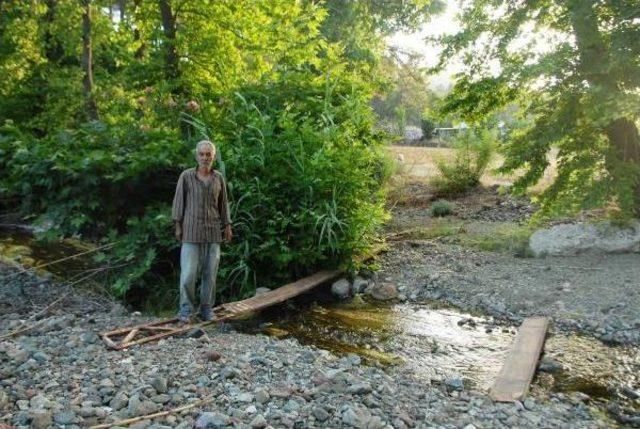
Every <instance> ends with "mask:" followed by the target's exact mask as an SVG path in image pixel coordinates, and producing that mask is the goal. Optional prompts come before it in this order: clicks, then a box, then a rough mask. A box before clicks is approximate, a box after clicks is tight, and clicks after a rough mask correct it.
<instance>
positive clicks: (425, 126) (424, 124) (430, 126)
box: [420, 111, 438, 140]
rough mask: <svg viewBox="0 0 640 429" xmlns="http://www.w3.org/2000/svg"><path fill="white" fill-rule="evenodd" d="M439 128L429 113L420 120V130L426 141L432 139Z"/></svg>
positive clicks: (424, 113) (424, 114)
mask: <svg viewBox="0 0 640 429" xmlns="http://www.w3.org/2000/svg"><path fill="white" fill-rule="evenodd" d="M437 126H438V124H437V122H436V120H435V119H433V117H432V116H431V115H430V114H429V113H428V112H427V111H425V112H423V114H422V117H421V118H420V128H421V129H422V136H423V138H424V139H426V140H428V139H430V138H432V137H433V133H434V132H435V130H436V127H437Z"/></svg>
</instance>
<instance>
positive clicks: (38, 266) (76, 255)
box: [2, 243, 116, 280]
mask: <svg viewBox="0 0 640 429" xmlns="http://www.w3.org/2000/svg"><path fill="white" fill-rule="evenodd" d="M115 244H116V243H108V244H105V245H104V246H100V247H96V248H95V249H91V250H87V251H85V252H80V253H76V254H75V255H71V256H66V257H64V258H61V259H57V260H55V261H51V262H47V263H46V264H40V265H36V266H34V267H29V268H23V269H21V270H19V271H17V272H15V273H11V274H7V275H6V276H4V277H3V278H2V280H7V279H10V278H12V277H15V276H18V275H20V274H22V273H26V272H28V271H30V270H36V269H38V268H42V267H46V266H49V265H53V264H57V263H58V262H62V261H66V260H67V259H73V258H77V257H78V256H82V255H86V254H88V253H93V252H97V251H98V250H102V249H106V248H108V247H111V246H114V245H115Z"/></svg>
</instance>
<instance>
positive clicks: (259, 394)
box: [255, 388, 270, 404]
mask: <svg viewBox="0 0 640 429" xmlns="http://www.w3.org/2000/svg"><path fill="white" fill-rule="evenodd" d="M255 398H256V401H257V402H258V403H259V404H264V403H266V402H268V401H269V399H270V395H269V392H267V391H266V389H262V388H260V389H258V390H256V391H255Z"/></svg>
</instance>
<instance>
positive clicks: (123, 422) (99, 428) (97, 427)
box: [89, 398, 214, 429]
mask: <svg viewBox="0 0 640 429" xmlns="http://www.w3.org/2000/svg"><path fill="white" fill-rule="evenodd" d="M213 399H214V398H205V399H202V400H200V401H197V402H194V403H193V404H189V405H183V406H182V407H178V408H173V409H171V410H167V411H160V412H157V413H153V414H147V415H146V416H140V417H134V418H131V419H125V420H120V421H117V422H113V423H104V424H101V425H95V426H91V427H90V428H89V429H102V428H110V427H111V426H122V425H129V424H131V423H136V422H139V421H141V420H149V419H155V418H156V417H162V416H166V415H169V414H173V413H179V412H181V411H185V410H189V409H191V408H195V407H197V406H200V405H203V404H206V403H208V402H212V401H213Z"/></svg>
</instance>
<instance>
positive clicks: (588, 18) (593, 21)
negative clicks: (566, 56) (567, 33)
mask: <svg viewBox="0 0 640 429" xmlns="http://www.w3.org/2000/svg"><path fill="white" fill-rule="evenodd" d="M567 7H568V8H569V14H570V19H571V25H572V28H573V32H574V35H575V37H576V44H577V46H578V54H579V59H580V64H579V70H580V74H581V75H582V76H584V78H585V79H586V80H587V81H588V82H589V84H591V85H594V86H599V87H601V88H603V89H604V90H605V92H606V93H607V94H610V95H612V96H614V97H615V95H616V94H622V90H621V88H620V87H619V84H618V82H616V81H615V79H614V78H613V77H612V76H611V74H610V73H608V70H607V69H608V67H609V65H610V64H611V62H610V60H611V58H610V57H611V54H610V50H609V47H608V46H607V45H606V43H605V41H604V40H603V38H602V35H601V33H600V29H599V28H598V17H597V15H596V12H595V11H594V8H593V7H594V2H592V1H585V0H571V1H569V2H567ZM603 131H604V133H605V134H606V135H607V138H608V140H609V144H610V146H611V151H609V154H608V155H607V159H606V160H605V163H606V168H607V170H608V172H609V174H611V176H612V177H613V178H614V179H615V180H629V176H628V175H629V172H630V171H632V174H634V175H635V177H633V178H631V179H632V186H633V189H632V191H633V194H634V211H635V214H636V215H640V136H639V135H638V128H637V126H636V124H635V123H634V121H633V118H628V117H618V118H615V119H612V120H611V121H610V122H609V123H608V124H607V125H606V126H605V127H604V130H603ZM624 166H631V167H632V168H631V169H628V168H624ZM621 167H622V168H621Z"/></svg>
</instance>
